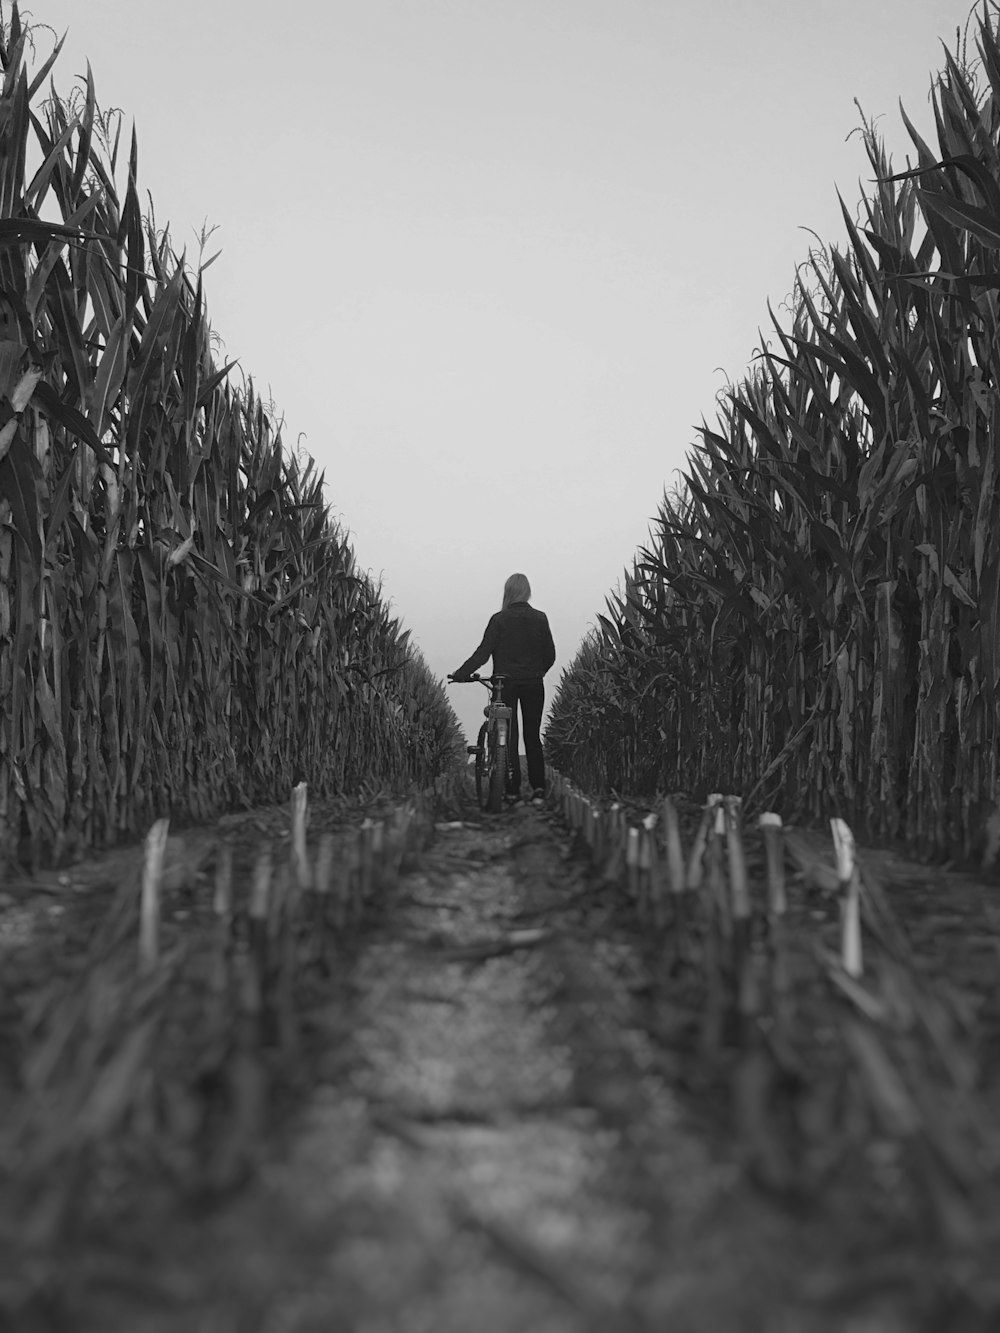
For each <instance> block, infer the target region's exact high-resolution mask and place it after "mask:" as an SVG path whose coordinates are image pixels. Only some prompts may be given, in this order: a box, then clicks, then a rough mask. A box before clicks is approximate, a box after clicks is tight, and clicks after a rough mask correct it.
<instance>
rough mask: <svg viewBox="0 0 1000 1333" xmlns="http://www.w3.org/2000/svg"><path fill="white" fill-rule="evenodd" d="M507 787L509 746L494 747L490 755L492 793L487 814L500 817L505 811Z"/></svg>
mask: <svg viewBox="0 0 1000 1333" xmlns="http://www.w3.org/2000/svg"><path fill="white" fill-rule="evenodd" d="M506 785H507V746H506V745H493V746H492V747H491V753H490V793H489V804H488V805H487V807H486V810H487V813H489V814H491V815H498V814H499V813H500V811H501V810H502V809H503V794H504V788H505V787H506Z"/></svg>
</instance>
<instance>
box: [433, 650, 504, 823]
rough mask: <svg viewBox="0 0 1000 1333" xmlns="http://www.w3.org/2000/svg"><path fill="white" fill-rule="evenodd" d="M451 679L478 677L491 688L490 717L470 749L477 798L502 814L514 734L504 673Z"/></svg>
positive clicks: (484, 806)
mask: <svg viewBox="0 0 1000 1333" xmlns="http://www.w3.org/2000/svg"><path fill="white" fill-rule="evenodd" d="M448 679H449V680H450V681H451V682H452V684H453V685H464V684H466V682H468V681H475V682H476V683H477V684H478V685H485V686H486V688H487V689H488V690H489V691H490V701H489V703H488V704H487V705H486V707H485V708H484V709H483V714H484V716H485V718H486V721H485V722H484V723H483V725H482V726H481V727H480V728H479V738H478V740H477V742H476V744H475V745H467V746H466V747H465V748H466V751H467V752H468V753H469V754H474V755H475V756H476V799H477V800H478V802H479V808H480V809H481V810H485V811H486V813H487V814H490V815H498V814H499V813H500V811H501V810H502V809H503V797H504V791H505V789H506V786H507V763H508V758H507V747H508V737H509V736H510V709H509V708H508V707H507V705H506V704H505V703H504V701H503V683H504V680H505V677H504V676H480V675H479V674H478V673H477V674H475V675H472V676H464V677H463V678H462V679H461V680H458V681H456V680H455V677H454V676H449V677H448Z"/></svg>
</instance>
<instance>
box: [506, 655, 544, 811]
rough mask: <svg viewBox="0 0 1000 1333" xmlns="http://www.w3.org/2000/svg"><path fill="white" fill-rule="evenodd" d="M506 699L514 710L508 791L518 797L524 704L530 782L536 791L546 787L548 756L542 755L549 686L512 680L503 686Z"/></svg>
mask: <svg viewBox="0 0 1000 1333" xmlns="http://www.w3.org/2000/svg"><path fill="white" fill-rule="evenodd" d="M503 701H504V703H505V704H506V705H507V707H508V708H509V709H510V744H509V748H508V750H507V753H508V755H509V756H510V775H509V777H508V781H507V790H508V793H509V794H510V795H512V796H517V795H518V794H519V793H520V790H521V760H520V758H519V756H518V744H517V742H518V734H517V706H518V704H520V705H521V719H522V721H523V723H524V753H525V757H526V758H527V760H528V782H529V783H530V784H531V787H532V790H539V791H543V790H544V789H545V758H544V756H543V754H542V738H541V736H540V734H539V732H540V730H541V726H542V709H543V708H544V707H545V686H544V685H543V684H542V682H541V681H540V680H523V681H516V680H508V681H506V682H505V683H504V687H503Z"/></svg>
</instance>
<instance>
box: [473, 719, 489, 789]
mask: <svg viewBox="0 0 1000 1333" xmlns="http://www.w3.org/2000/svg"><path fill="white" fill-rule="evenodd" d="M489 738H490V729H489V725H488V724H487V723H486V722H484V723H483V725H482V726H481V727H480V728H479V740H478V741H477V742H476V800H477V801H478V802H479V808H480V810H485V809H486V807H487V805H488V804H489V796H490V780H489V769H488V767H487V746H488V745H489Z"/></svg>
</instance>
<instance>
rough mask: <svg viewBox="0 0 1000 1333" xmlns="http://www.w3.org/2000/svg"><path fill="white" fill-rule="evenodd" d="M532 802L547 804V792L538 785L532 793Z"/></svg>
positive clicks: (534, 803)
mask: <svg viewBox="0 0 1000 1333" xmlns="http://www.w3.org/2000/svg"><path fill="white" fill-rule="evenodd" d="M531 804H532V805H544V804H545V792H544V791H542V789H541V787H536V788H535V790H534V791H533V792H532V793H531Z"/></svg>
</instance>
